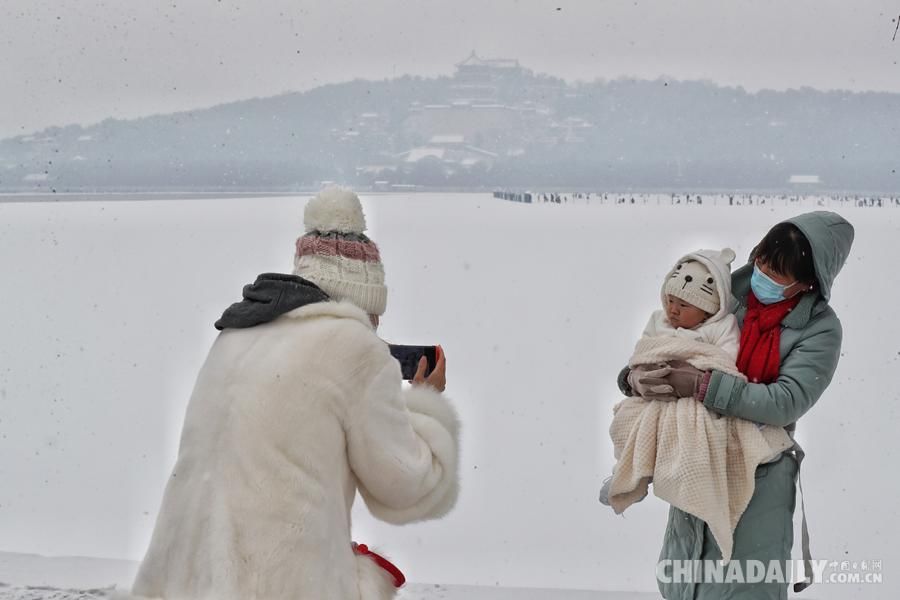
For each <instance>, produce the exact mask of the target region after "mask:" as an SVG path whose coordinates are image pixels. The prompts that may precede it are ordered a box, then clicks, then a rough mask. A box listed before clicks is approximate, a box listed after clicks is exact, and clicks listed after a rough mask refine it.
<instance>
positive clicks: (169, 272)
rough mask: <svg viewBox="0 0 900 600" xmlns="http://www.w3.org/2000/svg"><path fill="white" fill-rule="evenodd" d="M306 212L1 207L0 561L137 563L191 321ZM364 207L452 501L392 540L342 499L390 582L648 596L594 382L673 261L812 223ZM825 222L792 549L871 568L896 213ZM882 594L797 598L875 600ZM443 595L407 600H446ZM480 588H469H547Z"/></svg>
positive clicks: (624, 349)
mask: <svg viewBox="0 0 900 600" xmlns="http://www.w3.org/2000/svg"><path fill="white" fill-rule="evenodd" d="M304 202H305V198H262V199H250V198H238V199H226V200H193V201H180V202H179V201H134V202H71V203H70V202H54V203H43V204H35V203H15V204H3V203H0V274H2V281H3V290H4V293H3V294H0V314H3V315H5V316H6V319H5V322H4V327H3V343H2V344H0V480H2V481H4V482H14V484H13V485H3V486H2V487H0V532H2V536H0V549H2V550H6V551H10V552H26V553H38V554H45V555H56V556H73V555H77V556H116V557H124V558H128V559H131V560H138V559H140V557H141V556H142V553H143V551H144V549H145V548H146V545H147V542H148V540H149V536H150V532H151V530H152V527H153V521H154V518H155V515H156V511H157V508H158V505H159V501H160V498H161V494H162V490H163V485H164V483H165V481H166V478H167V477H168V475H169V469H170V468H171V466H172V462H173V460H174V457H175V453H176V451H177V441H178V435H179V432H180V431H179V430H180V425H181V419H182V416H183V412H184V408H185V405H186V402H187V399H188V396H189V394H190V391H191V388H192V386H193V383H194V378H195V377H196V374H197V371H198V369H199V367H200V365H201V363H202V361H203V359H204V357H205V354H206V351H207V349H208V347H209V345H210V344H211V342H212V340H213V339H214V337H215V335H216V331H215V330H214V328H213V326H212V323H213V321H214V320H215V319H216V318H217V317H218V316H219V314H220V313H221V311H222V310H223V309H224V308H225V307H226V306H228V304H230V303H231V302H233V301H235V300H237V299H238V298H239V297H240V292H241V286H242V285H243V284H245V283H247V282H249V281H251V280H252V279H253V278H254V277H255V276H256V275H257V274H258V273H260V272H264V271H289V269H290V267H291V256H292V252H293V242H294V240H295V238H296V237H297V236H298V235H299V234H300V233H301V225H302V208H303V205H304ZM364 204H365V206H366V209H367V213H368V216H369V222H370V229H371V234H372V237H373V238H374V239H375V240H376V241H377V242H378V243H379V245H380V246H381V249H382V254H383V258H384V262H385V266H386V272H387V279H388V285H389V287H390V296H389V300H388V312H387V314H386V315H385V318H384V320H383V321H382V328H381V334H382V335H383V336H384V337H385V338H386V339H389V340H391V341H395V342H399V343H440V344H442V345H443V347H444V348H445V350H446V352H447V355H448V381H449V385H448V391H447V393H448V395H449V396H450V397H452V399H453V400H454V401H455V402H456V404H457V406H458V408H459V412H460V414H461V418H462V421H463V424H464V440H463V444H464V446H463V457H462V460H463V464H462V469H463V475H462V486H463V493H462V497H461V499H460V503H459V505H458V507H457V509H456V510H455V511H454V512H453V513H452V514H451V515H450V516H449V517H448V518H446V519H445V520H443V521H440V522H435V523H428V524H421V525H413V526H408V527H403V528H397V527H393V526H389V525H386V524H383V523H378V522H375V521H374V520H373V519H372V518H371V517H369V516H368V515H367V513H366V510H365V507H364V506H362V505H361V504H358V505H357V507H356V509H355V511H354V519H355V521H354V524H355V528H356V531H355V536H356V538H357V539H358V540H359V541H360V542H365V543H368V544H370V545H372V546H374V547H375V548H377V549H382V550H383V551H384V552H385V553H387V554H388V555H389V556H391V558H392V559H393V560H394V562H396V563H397V564H398V565H400V566H401V568H403V570H404V571H405V572H406V573H407V574H408V576H409V578H410V579H411V580H412V581H425V582H450V583H453V584H459V585H464V586H481V587H487V588H494V587H498V586H499V587H503V588H547V589H553V588H567V589H568V588H571V589H600V590H610V589H623V590H634V591H636V592H646V593H653V592H654V591H655V589H656V584H655V580H654V569H655V564H656V559H657V555H658V552H659V546H660V542H661V538H662V533H663V529H664V527H665V522H666V507H665V505H664V504H663V503H662V502H661V501H659V500H657V499H655V498H653V497H651V498H649V499H647V500H646V501H644V502H642V503H641V504H639V505H636V506H635V507H633V508H631V509H629V510H628V511H627V512H626V513H625V516H624V518H623V517H616V516H615V515H613V514H612V512H611V511H610V510H609V509H605V508H604V507H603V506H601V505H599V504H598V502H597V500H596V497H597V491H598V489H599V487H600V482H601V481H602V479H603V478H604V477H605V476H607V475H608V474H609V471H610V468H611V466H612V464H613V459H612V449H611V444H610V442H609V440H608V436H607V433H606V430H607V428H608V426H609V423H610V420H611V416H612V415H611V407H612V405H613V404H614V403H615V402H616V401H617V400H618V393H617V391H616V386H615V375H616V373H617V372H618V370H619V369H620V367H621V366H622V365H623V364H624V362H625V360H626V359H627V357H628V356H629V354H630V352H631V350H632V348H633V345H634V342H635V341H636V339H637V336H638V335H639V334H640V331H641V328H642V327H643V325H644V323H645V321H646V319H647V316H648V315H649V313H650V312H651V311H652V310H653V309H655V308H656V307H657V304H658V301H659V300H658V299H659V287H660V283H661V281H660V280H661V278H662V277H663V275H664V274H665V273H666V272H667V270H668V269H669V267H670V266H671V263H672V262H673V261H674V260H675V259H676V258H677V257H679V256H681V255H682V254H684V253H685V252H686V251H689V250H693V249H696V248H699V247H709V248H720V247H723V246H730V247H732V248H734V249H735V250H736V252H737V254H738V256H739V257H741V258H743V257H746V256H747V254H748V253H749V251H750V249H751V248H752V246H753V245H754V244H755V243H756V242H757V241H758V240H759V239H760V238H761V237H762V236H763V234H764V233H765V232H766V230H767V229H768V228H769V227H770V226H771V225H773V224H775V223H776V222H778V221H779V220H781V219H783V218H785V217H788V216H791V215H793V214H796V213H797V212H799V211H802V210H814V209H815V207H814V206H807V207H798V206H765V207H762V206H753V207H731V206H722V205H719V206H712V205H710V204H709V203H704V204H703V205H702V206H696V205H693V206H683V205H682V206H666V205H660V206H655V205H647V206H644V205H624V206H623V205H610V204H606V205H596V204H592V205H587V204H570V205H566V206H558V205H549V204H546V205H544V204H541V205H523V204H518V203H513V202H506V201H502V200H497V199H494V198H492V197H491V196H490V194H481V195H479V194H470V195H449V194H445V195H440V194H429V195H417V196H408V197H403V196H377V197H369V198H364ZM842 214H844V216H845V217H846V218H848V219H849V220H850V221H851V222H852V223H853V224H854V225H855V226H856V228H857V238H856V243H855V245H854V248H853V251H852V254H851V256H850V259H849V262H848V264H847V266H846V268H845V270H844V271H843V272H842V273H841V276H840V277H839V278H838V280H837V283H836V286H835V290H834V296H833V306H834V308H835V310H836V311H837V312H838V314H839V316H840V317H841V320H842V322H843V326H844V347H843V358H842V361H841V364H840V366H839V369H838V372H837V375H836V378H835V380H834V382H833V383H832V385H831V387H830V388H829V389H828V391H827V392H826V394H825V396H824V397H823V398H822V399H821V401H820V402H819V403H818V405H817V406H816V407H814V409H813V410H812V411H811V412H810V413H809V414H808V415H807V416H806V417H804V419H803V420H802V421H801V422H800V424H799V428H798V437H799V439H800V440H801V442H802V443H803V444H804V446H805V448H806V450H807V455H808V457H807V460H806V462H805V463H804V467H803V469H804V471H803V482H804V488H805V490H806V492H807V493H806V506H807V511H808V516H809V519H810V527H811V536H812V550H813V553H814V555H815V556H816V557H817V558H823V559H825V558H827V559H833V560H838V561H840V560H844V559H847V560H857V561H859V560H872V559H880V560H884V561H885V564H886V565H891V564H897V563H898V561H900V551H898V549H897V545H896V543H894V540H893V536H892V535H891V532H892V527H893V524H896V523H897V522H898V508H897V504H896V498H897V497H898V496H900V481H898V479H897V478H896V477H887V476H884V473H883V468H884V465H889V464H893V463H894V462H896V461H897V459H898V458H900V442H898V440H897V437H896V435H895V432H896V430H897V428H898V425H900V408H898V400H900V392H898V391H897V390H898V388H897V387H896V386H894V385H893V384H892V382H893V381H894V380H895V374H896V372H897V368H898V366H900V321H898V319H897V318H896V315H894V314H893V312H892V306H893V304H894V300H895V299H896V298H897V297H898V295H900V278H898V277H897V276H896V264H895V263H896V254H897V249H898V240H900V209H897V208H894V207H890V208H882V209H877V208H855V207H852V206H851V207H847V208H846V209H844V210H843V211H842ZM797 537H798V538H799V536H797ZM797 555H798V549H797V548H795V556H797ZM108 579H109V578H105V579H103V581H101V582H99V583H97V584H89V585H99V586H103V585H107V583H105V582H106V581H107V580H108ZM0 581H4V578H3V576H2V573H0ZM7 583H16V582H15V581H7ZM54 585H55V586H61V587H69V586H72V585H75V586H82V585H85V584H84V583H76V584H69V583H65V582H57V583H54ZM897 585H898V584H897V583H896V578H890V579H889V578H886V583H884V584H882V585H875V586H868V587H866V586H850V585H830V586H828V585H821V586H816V587H814V588H813V589H811V590H810V591H809V592H806V593H804V595H803V596H802V597H804V598H805V597H807V595H809V597H811V598H823V599H824V598H834V599H837V598H841V599H843V598H848V597H853V598H859V599H864V598H886V597H896V596H897V594H898V593H900V588H898V587H897ZM423 589H424V588H423ZM454 589H457V588H447V590H446V591H445V590H444V589H443V588H435V589H433V590H429V591H427V593H429V594H431V595H430V596H426V595H422V596H410V597H411V598H413V597H421V598H445V599H446V600H453V599H454V598H458V597H463V596H460V595H453V594H454V593H455V592H453V591H452V590H454ZM3 593H5V592H2V590H0V598H3V600H6V598H5V597H4V596H3V595H2V594H3ZM416 593H419V592H416ZM421 593H422V594H425V593H426V592H425V591H422V592H421ZM477 593H479V594H480V593H481V592H480V591H479V592H477ZM491 593H492V594H494V595H490V596H488V595H485V596H479V595H476V592H475V591H471V590H470V591H467V592H466V595H465V597H466V598H470V599H471V598H485V599H487V598H507V597H509V598H512V597H516V598H534V600H537V599H539V598H540V599H541V600H543V598H545V597H546V598H550V597H553V598H562V597H563V596H560V595H558V594H554V593H549V594H548V595H545V596H540V595H534V596H525V595H521V594H516V593H513V592H504V593H506V594H507V595H506V596H504V595H499V594H500V593H499V592H491ZM535 593H536V592H535ZM441 594H444V595H441ZM579 597H580V596H573V598H579ZM591 597H593V598H597V597H598V596H596V595H593V596H591Z"/></svg>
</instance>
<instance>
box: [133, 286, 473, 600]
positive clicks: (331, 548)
mask: <svg viewBox="0 0 900 600" xmlns="http://www.w3.org/2000/svg"><path fill="white" fill-rule="evenodd" d="M401 386H402V382H401V375H400V367H399V364H398V363H397V361H395V360H394V359H393V358H392V357H391V355H390V353H389V350H388V347H387V345H386V344H385V343H384V342H383V341H381V340H380V339H379V338H378V337H377V336H376V335H375V332H374V331H373V330H372V327H371V325H370V324H369V320H368V317H367V315H366V314H365V313H363V312H362V311H361V310H359V309H358V308H356V307H355V306H353V305H351V304H348V303H337V302H323V303H317V304H312V305H308V306H304V307H301V308H298V309H295V310H293V311H291V312H289V313H287V314H285V315H282V316H281V317H279V318H278V319H276V320H274V321H272V322H269V323H265V324H263V325H258V326H256V327H252V328H248V329H228V330H225V331H224V332H223V333H222V334H221V335H220V336H219V337H218V338H217V339H216V342H215V343H214V344H213V347H212V349H211V350H210V353H209V356H208V358H207V360H206V363H205V364H204V366H203V368H202V370H201V371H200V375H199V377H198V379H197V383H196V387H195V388H194V392H193V395H192V396H191V400H190V403H189V405H188V408H187V415H186V417H185V422H184V430H183V432H182V437H181V445H180V448H179V452H178V460H177V462H176V464H175V468H174V470H173V472H172V475H171V478H170V480H169V483H168V486H167V488H166V491H165V496H164V498H163V503H162V508H161V509H160V512H159V516H158V518H157V522H156V528H155V530H154V532H153V537H152V540H151V542H150V547H149V549H148V551H147V554H146V557H145V558H144V561H143V563H142V564H141V567H140V570H139V572H138V575H137V578H136V580H135V584H134V587H133V590H132V593H133V594H135V595H136V596H140V597H151V598H165V599H167V600H189V599H190V600H253V599H258V600H276V599H279V600H281V599H284V600H287V599H290V600H385V599H388V598H391V597H393V595H394V591H395V590H394V589H393V586H392V584H391V579H390V577H388V576H387V574H386V573H385V572H384V571H383V570H382V569H381V568H380V567H378V566H377V565H376V564H375V563H374V562H373V561H372V560H371V559H369V558H365V557H358V556H356V555H354V553H353V551H352V549H351V534H350V507H351V505H352V503H353V499H354V496H355V494H356V490H357V487H358V488H359V490H360V492H361V494H362V496H363V498H364V499H365V501H366V504H367V505H368V507H369V508H370V510H371V511H372V513H373V514H374V515H375V516H376V517H378V518H380V519H383V520H385V521H389V522H391V523H398V524H399V523H409V522H412V521H417V520H422V519H429V518H437V517H440V516H442V515H444V514H445V513H447V512H448V511H449V510H450V509H451V508H452V506H453V505H454V503H455V501H456V497H457V453H458V424H457V417H456V414H455V412H454V410H453V409H452V408H451V406H450V405H449V404H448V403H447V402H446V401H445V400H444V398H443V397H442V396H441V394H439V393H437V392H436V391H434V390H432V389H430V388H422V387H415V388H406V389H403V388H402V387H401ZM360 541H361V542H368V543H372V542H373V540H360ZM375 542H377V540H376V541H375Z"/></svg>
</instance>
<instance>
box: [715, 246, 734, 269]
mask: <svg viewBox="0 0 900 600" xmlns="http://www.w3.org/2000/svg"><path fill="white" fill-rule="evenodd" d="M719 255H720V256H721V257H722V261H723V262H724V263H725V264H726V265H730V264H731V263H733V262H734V259H735V258H737V254H735V253H734V250H732V249H731V248H723V249H722V251H721V252H720V253H719Z"/></svg>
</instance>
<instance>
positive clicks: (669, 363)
mask: <svg viewBox="0 0 900 600" xmlns="http://www.w3.org/2000/svg"><path fill="white" fill-rule="evenodd" d="M734 258H735V254H734V251H732V250H731V249H730V248H725V249H724V250H722V251H715V250H698V251H696V252H693V253H691V254H688V255H686V256H684V257H682V258H681V259H679V260H678V262H677V263H676V264H675V266H673V267H672V268H671V270H670V271H669V272H668V273H667V274H666V276H665V278H664V280H663V285H662V290H661V299H662V306H663V308H661V309H657V310H656V311H654V312H653V314H652V315H651V316H650V320H649V322H648V323H647V326H646V327H645V328H644V333H643V335H642V336H641V339H640V340H639V341H638V343H637V345H636V347H635V350H634V354H633V356H632V358H631V360H630V361H629V365H630V367H631V369H630V372H628V380H629V381H630V382H631V383H629V384H628V387H631V388H634V387H640V386H641V383H640V382H641V381H643V382H644V387H643V391H644V393H643V396H641V395H637V394H629V397H628V398H626V399H624V400H622V401H621V402H619V403H618V404H616V406H615V408H614V409H613V410H614V414H615V417H614V418H613V422H612V425H611V426H610V436H611V437H612V440H613V445H614V448H615V456H616V459H617V460H618V462H617V464H616V467H615V471H614V475H613V476H612V477H611V478H609V479H607V480H606V481H605V482H604V486H603V489H602V490H601V492H600V501H601V502H602V503H604V504H607V505H610V506H612V508H613V509H615V511H616V513H618V514H621V513H622V512H623V511H624V510H625V509H627V508H628V507H629V506H631V505H632V504H633V503H635V502H638V501H640V500H641V499H643V497H644V496H646V494H647V489H648V484H649V483H650V482H651V481H652V482H653V490H654V493H655V495H656V496H658V497H659V498H662V499H663V500H665V501H666V502H668V503H669V504H671V505H673V506H677V507H678V508H680V509H681V510H683V511H685V512H687V513H690V514H692V515H695V516H697V517H699V518H702V519H703V520H704V521H705V522H706V523H707V524H708V525H709V527H710V530H711V531H712V534H713V536H714V537H715V539H716V541H717V543H718V544H719V546H720V547H721V548H722V553H723V555H724V558H725V559H726V560H727V559H728V558H729V557H730V555H731V547H732V532H733V529H734V524H736V523H737V519H738V518H739V517H740V514H741V513H742V512H743V510H744V509H745V508H746V506H747V503H748V502H749V501H750V496H751V495H752V494H753V485H754V484H753V479H754V477H753V476H754V471H755V469H756V466H757V465H759V464H760V463H764V462H768V461H770V460H773V459H775V458H778V457H779V456H780V455H781V453H782V452H783V451H784V450H786V449H787V448H790V447H791V446H792V445H793V443H792V441H791V438H790V436H788V434H787V433H785V431H784V429H782V428H781V427H772V426H768V425H757V424H755V423H751V422H750V421H746V420H744V419H739V418H735V417H721V416H720V415H718V414H717V413H714V412H711V411H708V410H707V409H706V408H705V407H704V406H703V405H702V404H699V403H697V402H695V401H694V399H693V397H692V396H691V395H688V396H685V397H679V396H676V395H675V393H674V391H673V389H672V388H671V386H668V385H666V384H664V383H661V384H659V385H657V386H653V385H647V382H648V381H652V380H653V378H660V377H662V376H664V375H667V374H668V373H670V372H671V371H672V370H673V369H679V368H685V367H691V366H693V367H697V368H700V369H718V370H720V371H723V372H726V373H731V374H733V375H735V376H736V377H743V376H742V375H741V374H740V372H739V371H738V369H737V367H736V365H735V361H736V360H737V358H738V342H739V339H740V335H741V334H740V327H738V322H737V318H735V316H734V315H733V314H731V311H730V310H729V304H728V302H727V299H729V298H730V297H731V267H730V265H731V263H732V262H733V261H734ZM723 299H725V300H726V301H725V302H723Z"/></svg>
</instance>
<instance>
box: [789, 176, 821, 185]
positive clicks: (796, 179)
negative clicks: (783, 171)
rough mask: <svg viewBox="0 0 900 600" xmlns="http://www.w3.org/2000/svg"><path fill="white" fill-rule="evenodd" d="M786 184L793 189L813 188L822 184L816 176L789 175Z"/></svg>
mask: <svg viewBox="0 0 900 600" xmlns="http://www.w3.org/2000/svg"><path fill="white" fill-rule="evenodd" d="M788 183H789V184H790V185H792V186H795V187H813V186H817V185H821V184H822V180H821V179H820V178H819V176H818V175H791V176H790V178H789V179H788Z"/></svg>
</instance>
